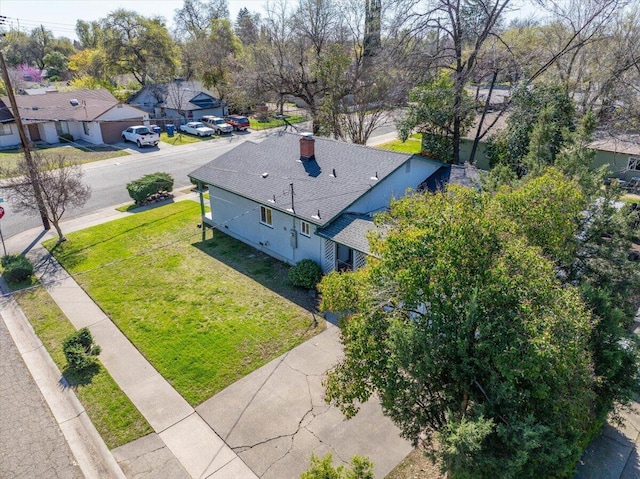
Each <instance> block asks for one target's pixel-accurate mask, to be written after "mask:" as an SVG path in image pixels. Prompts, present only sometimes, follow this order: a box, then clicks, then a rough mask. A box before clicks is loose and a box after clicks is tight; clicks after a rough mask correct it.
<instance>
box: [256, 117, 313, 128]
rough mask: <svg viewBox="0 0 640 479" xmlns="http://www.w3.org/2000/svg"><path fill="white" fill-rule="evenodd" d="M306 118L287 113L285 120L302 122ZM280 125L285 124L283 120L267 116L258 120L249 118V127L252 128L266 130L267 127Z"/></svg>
mask: <svg viewBox="0 0 640 479" xmlns="http://www.w3.org/2000/svg"><path fill="white" fill-rule="evenodd" d="M307 120H308V118H307V117H305V116H298V115H287V121H288V122H289V123H302V122H303V121H307ZM280 126H285V123H284V120H278V119H276V118H269V119H268V120H264V121H260V120H257V119H256V118H249V128H251V129H252V130H266V129H268V128H278V127H280Z"/></svg>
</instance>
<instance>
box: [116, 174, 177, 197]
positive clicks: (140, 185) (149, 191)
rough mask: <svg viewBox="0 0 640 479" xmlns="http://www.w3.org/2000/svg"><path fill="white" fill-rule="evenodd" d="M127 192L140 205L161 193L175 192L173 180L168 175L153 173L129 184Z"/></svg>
mask: <svg viewBox="0 0 640 479" xmlns="http://www.w3.org/2000/svg"><path fill="white" fill-rule="evenodd" d="M127 191H128V192H129V196H130V197H131V198H132V199H133V201H135V202H136V204H137V205H139V204H141V203H142V202H143V201H144V200H146V199H147V198H149V197H150V196H151V195H154V194H156V193H160V192H161V191H173V178H172V177H171V175H169V174H168V173H151V174H150V175H145V176H143V177H142V178H140V179H139V180H135V181H132V182H131V183H128V184H127Z"/></svg>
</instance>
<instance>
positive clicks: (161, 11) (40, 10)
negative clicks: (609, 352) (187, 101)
mask: <svg viewBox="0 0 640 479" xmlns="http://www.w3.org/2000/svg"><path fill="white" fill-rule="evenodd" d="M228 4H229V13H230V14H231V18H232V19H235V17H236V15H237V14H238V11H239V10H240V9H241V8H242V7H247V8H248V9H249V10H251V11H254V12H259V13H263V7H264V5H265V4H266V1H265V0H228ZM182 5H183V1H182V0H129V1H121V0H109V1H104V0H0V15H3V16H5V17H7V20H6V23H5V29H6V30H8V29H9V28H8V27H13V28H19V29H20V30H23V31H27V32H28V31H31V30H32V29H33V28H35V27H37V26H39V25H40V24H42V25H44V26H45V28H47V29H49V30H51V31H52V32H53V33H54V35H55V36H56V37H60V36H65V37H68V38H72V39H74V38H76V35H75V24H76V20H85V21H91V20H98V19H99V18H104V17H105V16H107V14H109V13H110V12H112V11H114V10H116V9H118V8H126V9H128V10H135V11H137V12H138V13H140V14H142V15H144V16H146V17H151V16H156V15H159V16H162V17H164V18H165V20H166V21H167V25H168V26H169V28H172V26H173V15H174V12H175V10H176V9H178V8H181V7H182Z"/></svg>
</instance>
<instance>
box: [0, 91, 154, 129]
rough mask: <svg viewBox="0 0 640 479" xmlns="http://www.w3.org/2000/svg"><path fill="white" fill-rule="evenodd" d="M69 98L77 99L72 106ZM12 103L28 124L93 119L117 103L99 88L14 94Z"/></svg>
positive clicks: (5, 101) (6, 100) (6, 102)
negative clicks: (13, 102)
mask: <svg viewBox="0 0 640 479" xmlns="http://www.w3.org/2000/svg"><path fill="white" fill-rule="evenodd" d="M72 99H75V100H78V104H77V105H76V106H73V105H71V103H70V101H71V100H72ZM1 100H2V101H3V102H4V103H5V104H6V105H9V99H8V98H7V97H2V99H1ZM16 103H17V105H18V109H19V110H20V116H21V117H22V120H23V121H24V122H25V123H29V122H31V121H54V120H62V121H67V120H75V121H93V120H95V119H96V118H98V117H99V116H100V115H102V114H103V113H105V112H106V111H108V110H110V109H111V108H114V107H115V106H116V105H118V103H120V102H119V101H118V100H117V99H116V98H115V97H114V96H113V95H112V94H111V93H110V92H109V91H108V90H104V89H102V90H74V91H58V92H51V93H45V94H44V95H18V96H16ZM9 110H11V108H10V107H9ZM141 113H142V112H141ZM140 116H142V114H141V115H140Z"/></svg>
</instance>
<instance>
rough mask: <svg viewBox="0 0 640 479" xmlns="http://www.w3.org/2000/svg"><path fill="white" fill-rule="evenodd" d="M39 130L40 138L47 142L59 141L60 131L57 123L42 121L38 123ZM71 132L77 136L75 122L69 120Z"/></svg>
mask: <svg viewBox="0 0 640 479" xmlns="http://www.w3.org/2000/svg"><path fill="white" fill-rule="evenodd" d="M38 131H39V132H40V139H41V140H42V141H46V142H47V143H59V142H60V141H59V140H58V132H57V131H56V124H55V123H54V122H52V121H50V122H47V123H40V124H39V125H38ZM69 133H70V134H71V135H73V137H74V138H77V137H76V135H75V132H74V131H73V123H72V122H69Z"/></svg>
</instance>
